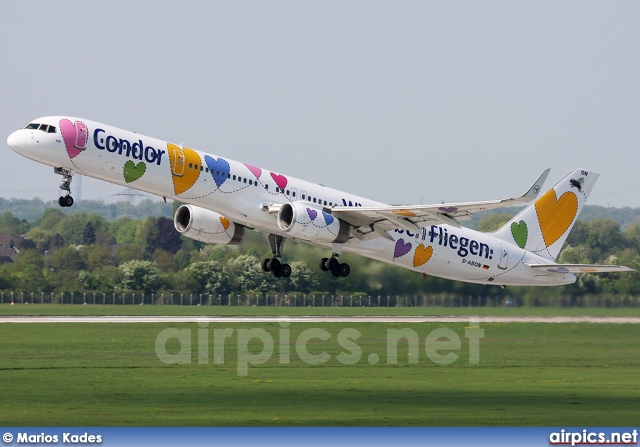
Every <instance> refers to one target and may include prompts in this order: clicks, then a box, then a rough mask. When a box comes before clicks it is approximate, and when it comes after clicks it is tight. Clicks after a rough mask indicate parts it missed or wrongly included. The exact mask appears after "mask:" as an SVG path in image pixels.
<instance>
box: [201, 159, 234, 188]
mask: <svg viewBox="0 0 640 447" xmlns="http://www.w3.org/2000/svg"><path fill="white" fill-rule="evenodd" d="M204 162H205V163H206V164H207V167H208V168H209V171H211V175H212V176H213V181H214V182H216V185H217V186H218V188H220V185H222V184H223V183H224V182H225V180H226V179H227V178H229V172H230V168H229V162H228V161H227V160H225V159H224V158H218V159H217V160H216V159H215V158H213V157H211V156H209V155H205V156H204Z"/></svg>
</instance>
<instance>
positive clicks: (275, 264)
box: [262, 234, 291, 278]
mask: <svg viewBox="0 0 640 447" xmlns="http://www.w3.org/2000/svg"><path fill="white" fill-rule="evenodd" d="M267 239H268V240H269V247H271V252H272V253H273V258H271V259H269V258H266V259H263V260H262V271H263V272H271V273H273V276H275V277H276V278H288V277H289V276H291V266H290V265H289V264H282V263H281V262H280V259H278V258H280V257H282V246H283V245H284V241H285V238H283V237H282V236H276V235H275V234H270V235H269V237H268V238H267Z"/></svg>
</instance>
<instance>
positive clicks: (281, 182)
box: [271, 172, 288, 189]
mask: <svg viewBox="0 0 640 447" xmlns="http://www.w3.org/2000/svg"><path fill="white" fill-rule="evenodd" d="M271 178H272V179H273V181H274V182H276V185H278V188H280V189H284V188H286V187H287V183H288V181H287V178H286V177H285V176H284V175H280V174H274V173H273V172H272V173H271Z"/></svg>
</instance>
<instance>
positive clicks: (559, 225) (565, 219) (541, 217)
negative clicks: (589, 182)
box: [536, 189, 578, 247]
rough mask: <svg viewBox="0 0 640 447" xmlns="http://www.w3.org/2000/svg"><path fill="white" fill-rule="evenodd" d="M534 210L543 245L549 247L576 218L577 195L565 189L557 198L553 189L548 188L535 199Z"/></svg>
mask: <svg viewBox="0 0 640 447" xmlns="http://www.w3.org/2000/svg"><path fill="white" fill-rule="evenodd" d="M536 212H537V213H538V222H540V230H542V237H543V238H544V243H545V246H546V247H549V246H551V244H553V243H554V242H555V241H557V240H558V239H560V237H561V236H562V235H563V234H564V232H565V231H567V229H568V228H569V227H570V226H571V224H572V223H573V220H574V219H575V218H576V215H577V213H578V197H577V196H576V195H575V193H573V192H571V191H567V192H565V193H564V194H562V195H561V196H560V198H559V199H557V198H556V193H555V191H554V190H553V189H550V190H549V191H547V192H546V193H545V194H544V195H543V196H542V197H540V198H539V199H538V200H537V201H536Z"/></svg>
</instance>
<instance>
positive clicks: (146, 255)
mask: <svg viewBox="0 0 640 447" xmlns="http://www.w3.org/2000/svg"><path fill="white" fill-rule="evenodd" d="M163 205H164V204H163ZM176 205H177V203H176V204H174V205H173V209H175V208H176ZM164 206H165V209H164V210H163V213H164V212H166V214H168V215H171V213H170V211H171V210H170V208H171V206H170V205H164ZM511 216H512V213H509V212H506V213H505V212H503V213H493V214H487V215H485V217H483V218H481V219H479V220H478V222H477V228H478V229H479V230H481V231H492V230H495V229H497V228H499V227H500V226H501V225H502V224H504V223H505V222H506V221H508V220H509V219H510V218H511ZM0 234H3V235H13V238H14V239H12V241H11V242H9V245H13V247H11V249H13V250H14V252H15V253H14V255H13V256H12V257H13V262H8V260H7V259H5V261H7V262H4V263H3V264H0V291H3V292H10V291H13V292H18V293H20V292H22V293H38V292H40V293H42V292H44V293H63V292H65V293H92V292H94V293H95V292H98V293H130V292H136V293H141V294H167V295H169V294H171V293H174V294H180V293H183V294H193V295H200V294H203V295H207V296H209V295H212V296H243V297H256V296H265V295H269V294H285V293H289V294H301V295H309V296H320V295H326V296H331V295H334V296H338V295H341V294H349V295H352V296H353V295H354V294H356V295H361V296H366V295H369V296H380V295H382V296H388V295H393V296H418V297H423V298H425V299H426V298H433V297H438V296H441V297H445V296H446V297H452V296H454V297H458V298H459V299H460V304H463V305H465V304H466V303H474V305H475V304H479V305H485V304H487V303H491V304H492V305H499V304H500V303H503V302H504V301H505V300H507V299H509V300H514V299H515V300H516V301H517V302H519V303H521V304H522V303H524V304H532V303H535V302H536V301H535V300H540V298H541V297H545V299H546V300H549V299H551V300H553V299H558V300H560V299H562V300H563V302H567V300H568V302H569V303H575V302H578V301H579V300H580V299H582V298H583V297H585V296H596V297H597V296H600V297H604V296H620V297H624V296H636V295H638V294H640V274H638V273H631V274H623V275H620V274H599V275H595V274H584V275H580V276H579V280H578V282H577V283H576V284H573V285H569V286H562V287H551V288H532V287H509V288H507V289H502V288H500V287H498V286H481V285H474V284H467V283H462V282H457V281H450V280H445V279H441V278H435V277H426V278H423V276H422V275H421V274H419V273H417V272H412V271H409V270H406V269H401V268H399V267H396V266H392V265H388V264H385V263H381V262H378V261H373V260H369V259H366V258H362V257H359V256H355V255H349V254H345V255H343V257H342V258H343V259H344V260H345V261H346V262H348V263H349V264H350V265H351V267H352V274H351V275H350V276H349V277H348V278H334V277H333V276H332V275H328V274H326V273H325V272H322V271H321V270H320V268H319V267H318V264H319V260H320V259H321V258H322V257H326V256H328V254H329V253H327V252H326V250H323V249H321V248H317V247H313V246H309V245H306V244H299V243H296V242H293V241H287V242H286V244H285V247H284V254H283V257H284V261H285V262H288V263H289V264H291V267H292V270H293V274H292V276H291V277H290V278H288V279H282V278H276V277H274V276H273V275H271V274H265V273H263V272H262V270H261V267H260V260H261V259H263V258H266V257H270V256H271V253H270V250H269V247H268V244H267V240H266V236H265V235H262V234H259V233H257V232H252V231H248V232H247V233H246V237H245V240H244V241H243V243H242V244H241V245H239V246H236V247H230V246H223V245H206V244H202V243H200V242H197V241H194V240H192V239H188V238H185V237H182V236H180V235H179V234H178V233H177V232H176V231H175V229H174V226H173V221H172V219H170V218H168V217H164V216H148V217H145V218H143V219H133V218H131V217H121V218H117V219H114V220H111V221H110V220H108V219H107V218H105V217H103V216H101V215H99V214H97V213H85V212H76V213H72V214H68V213H65V212H63V211H62V210H61V209H60V208H58V207H55V208H47V209H45V210H44V212H42V213H41V214H40V215H39V216H38V217H37V218H35V219H33V220H32V221H27V220H26V219H20V218H18V217H16V216H14V215H13V213H12V212H11V211H5V212H4V213H3V214H1V215H0ZM20 235H24V237H21V236H20ZM5 238H6V237H5ZM5 248H6V247H5ZM559 262H563V263H603V264H607V263H609V264H623V265H627V266H629V267H632V268H635V269H640V223H631V224H629V225H627V226H626V227H625V228H624V229H623V228H622V227H621V225H620V223H619V222H617V221H615V220H613V219H611V218H608V217H597V218H594V219H593V220H590V221H584V220H579V221H578V222H577V223H576V225H575V226H574V229H573V230H572V232H571V234H570V235H569V238H568V240H567V243H566V245H565V247H564V249H563V250H562V252H561V254H560V257H559Z"/></svg>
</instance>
